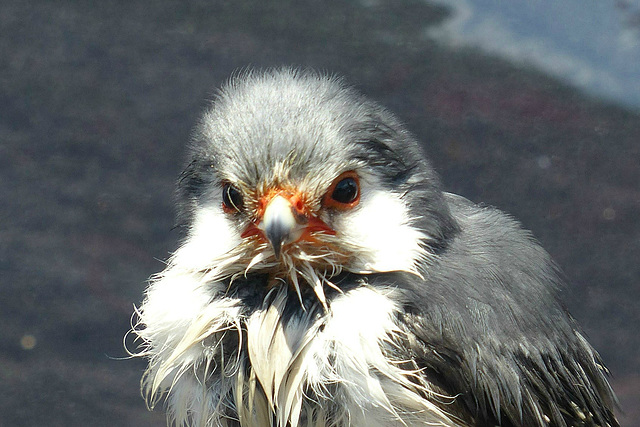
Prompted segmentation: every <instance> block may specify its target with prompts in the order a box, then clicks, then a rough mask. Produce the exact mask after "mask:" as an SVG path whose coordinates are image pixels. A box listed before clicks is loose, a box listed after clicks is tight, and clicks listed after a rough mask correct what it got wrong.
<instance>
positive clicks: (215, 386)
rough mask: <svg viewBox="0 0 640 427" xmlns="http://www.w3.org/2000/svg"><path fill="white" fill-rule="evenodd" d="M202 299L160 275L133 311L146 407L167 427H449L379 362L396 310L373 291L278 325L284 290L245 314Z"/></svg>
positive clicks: (423, 389) (409, 375) (425, 392)
mask: <svg viewBox="0 0 640 427" xmlns="http://www.w3.org/2000/svg"><path fill="white" fill-rule="evenodd" d="M212 291H213V292H214V293H215V286H212V285H211V284H210V283H209V284H207V285H205V284H203V282H201V280H199V279H198V277H195V276H193V275H192V274H187V273H184V274H180V273H175V274H173V273H171V271H169V272H167V273H165V275H164V276H163V277H162V278H160V279H159V280H157V281H155V282H154V283H152V285H151V286H150V288H149V291H148V294H147V299H146V300H145V302H144V304H143V306H142V307H141V310H140V313H139V314H140V319H141V323H142V324H144V325H145V328H144V329H142V330H140V331H138V332H137V333H138V334H139V335H140V336H141V337H142V338H143V339H144V340H145V342H146V343H147V350H146V352H145V353H144V355H145V356H147V357H149V358H150V365H149V369H148V371H147V374H146V378H145V382H144V384H143V387H144V391H145V394H146V396H147V398H148V399H149V401H150V403H151V405H153V403H154V402H155V401H156V400H157V399H159V398H160V397H162V396H163V395H164V394H165V393H168V397H167V402H168V412H169V415H170V418H171V421H172V422H174V423H175V425H179V426H182V425H193V426H218V425H223V426H224V425H237V423H238V422H239V424H240V425H241V426H269V425H273V426H286V425H290V426H291V427H296V426H299V425H309V426H311V425H313V426H329V425H331V426H367V427H374V426H390V425H418V426H420V425H444V426H454V425H457V424H456V423H455V422H454V421H452V420H451V419H450V418H449V417H448V416H447V415H446V414H445V413H443V412H442V411H441V410H439V409H438V408H437V407H436V405H434V404H433V403H431V401H430V400H429V397H433V394H432V393H431V391H430V389H429V384H428V383H425V382H423V381H422V380H420V377H419V375H416V372H415V371H409V370H404V369H402V368H401V367H400V364H399V363H398V362H399V361H394V360H391V359H390V355H389V349H391V348H393V346H394V345H395V344H394V337H397V336H398V334H400V333H401V332H400V331H399V330H398V328H397V327H396V325H395V324H394V320H393V319H394V314H395V311H396V310H397V309H398V307H396V305H395V304H394V302H393V300H392V299H391V298H389V297H388V296H387V295H384V294H383V293H382V292H381V291H379V290H375V289H372V288H370V287H366V286H362V287H359V288H355V289H353V290H350V291H348V292H345V293H344V294H340V295H338V296H337V297H336V298H334V299H333V300H332V301H331V303H330V305H329V308H328V310H327V311H323V310H315V311H313V310H310V311H309V312H304V311H302V309H300V312H299V313H297V314H295V315H293V316H284V315H283V313H285V304H286V301H287V298H289V297H290V296H289V295H288V293H289V292H291V290H290V289H288V288H287V287H286V286H283V287H280V288H274V289H272V291H271V293H270V294H269V295H268V296H267V298H265V304H264V305H263V307H262V308H261V309H258V310H254V311H252V312H249V311H248V309H246V308H245V307H244V305H243V304H242V303H241V301H239V300H237V299H234V298H226V297H218V298H215V299H214V298H211V297H207V296H206V295H207V294H208V295H212V293H211V292H212ZM218 291H219V292H222V291H224V290H223V289H219V290H218ZM169 301H173V302H175V303H174V304H168V302H169ZM187 307H190V309H187ZM438 398H439V399H442V398H443V397H442V396H440V397H438Z"/></svg>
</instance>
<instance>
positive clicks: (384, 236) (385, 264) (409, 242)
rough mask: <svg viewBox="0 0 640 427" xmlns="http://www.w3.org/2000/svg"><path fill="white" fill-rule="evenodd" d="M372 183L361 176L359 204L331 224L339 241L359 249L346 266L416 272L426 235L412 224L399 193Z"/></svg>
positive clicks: (422, 255) (373, 270) (352, 268)
mask: <svg viewBox="0 0 640 427" xmlns="http://www.w3.org/2000/svg"><path fill="white" fill-rule="evenodd" d="M376 184H377V183H368V182H367V181H365V180H364V179H361V194H362V196H361V200H360V204H359V205H358V206H357V208H356V209H354V210H353V211H349V212H345V213H342V214H340V215H339V216H338V217H337V219H336V223H335V224H334V226H335V229H336V231H337V232H338V233H340V238H341V239H342V240H344V241H345V242H348V243H349V244H351V245H353V246H354V247H357V248H359V249H360V250H361V254H359V255H360V256H359V257H358V258H357V259H356V260H354V264H352V265H351V266H350V269H351V270H353V271H354V272H357V271H362V272H388V271H409V272H412V273H418V265H417V264H418V261H420V260H422V259H423V258H424V257H425V256H427V254H426V253H425V250H424V247H423V243H424V241H425V240H426V239H427V236H425V235H424V234H423V233H422V232H421V231H420V230H418V229H416V228H415V227H413V226H412V224H411V218H410V216H409V209H408V207H407V206H406V204H405V202H404V201H403V200H402V199H401V197H400V195H398V194H396V193H393V192H390V191H384V190H381V189H380V188H381V186H380V185H379V184H377V185H376Z"/></svg>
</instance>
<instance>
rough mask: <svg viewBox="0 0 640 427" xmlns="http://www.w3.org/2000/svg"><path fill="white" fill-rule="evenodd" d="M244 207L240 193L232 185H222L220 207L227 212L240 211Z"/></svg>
mask: <svg viewBox="0 0 640 427" xmlns="http://www.w3.org/2000/svg"><path fill="white" fill-rule="evenodd" d="M243 207H244V200H243V199H242V193H241V192H240V190H238V189H237V188H236V187H234V186H233V185H231V184H229V183H226V184H224V185H223V186H222V209H223V210H224V211H225V212H227V213H236V212H240V211H241V210H242V208H243Z"/></svg>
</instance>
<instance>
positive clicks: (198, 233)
mask: <svg viewBox="0 0 640 427" xmlns="http://www.w3.org/2000/svg"><path fill="white" fill-rule="evenodd" d="M190 154H191V155H190V159H189V164H188V166H187V168H186V170H185V172H184V173H183V175H182V177H181V179H180V182H179V191H178V194H179V198H180V205H181V213H180V218H181V222H182V223H183V224H184V225H185V226H186V227H187V233H186V238H185V241H184V243H183V245H182V247H181V248H180V249H179V250H178V251H177V252H176V254H175V255H174V257H173V260H172V262H173V263H174V264H175V265H176V266H179V267H182V268H187V269H189V270H192V271H198V272H202V273H203V274H204V275H205V276H206V277H207V278H208V279H209V280H220V279H223V278H224V279H226V278H231V279H233V278H234V277H239V276H242V275H246V274H248V273H265V274H267V275H269V277H270V278H271V279H270V283H276V282H277V281H280V282H286V283H288V284H289V285H290V286H293V287H294V288H295V289H296V290H297V291H298V294H300V290H301V289H302V288H303V287H304V286H307V285H309V286H310V287H311V288H312V289H313V290H314V291H315V294H316V295H317V297H318V298H319V299H320V300H321V301H322V302H324V294H323V293H322V289H323V286H324V285H325V284H328V285H332V283H331V282H330V280H329V279H330V278H331V277H333V276H335V275H336V274H337V273H339V272H341V271H348V272H353V273H359V274H368V273H375V272H386V271H410V272H413V273H416V274H420V272H421V269H422V268H424V266H425V265H426V264H427V263H428V261H429V258H430V256H431V255H432V254H433V253H434V251H436V250H437V248H438V245H439V244H440V242H442V241H444V236H445V235H446V233H447V232H448V231H449V230H450V229H451V228H452V227H453V226H452V220H451V218H450V215H449V212H448V210H447V208H446V205H445V204H444V202H443V199H442V193H441V191H440V189H439V184H438V180H437V178H436V176H435V174H434V173H433V172H432V169H431V168H430V167H429V165H428V164H427V163H426V161H425V160H424V157H423V156H422V155H421V153H420V152H419V149H418V146H417V144H416V142H415V141H414V140H413V138H412V137H411V136H410V135H409V134H408V133H407V132H406V131H405V130H404V129H403V127H402V126H401V125H400V124H399V123H398V121H397V120H396V119H395V118H394V117H393V116H392V115H391V114H389V113H388V112H386V111H385V110H384V109H382V108H381V107H379V106H377V105H376V104H374V103H372V102H370V101H368V100H367V99H365V98H363V97H362V96H361V95H359V94H357V93H356V92H355V91H353V90H351V89H349V88H346V87H345V86H344V85H343V84H342V83H341V82H340V81H339V80H337V79H331V78H327V77H324V76H321V75H318V74H314V73H299V72H295V71H292V70H288V69H287V70H278V71H269V72H266V73H261V74H258V73H246V74H244V75H242V76H239V77H236V78H235V79H233V80H232V81H231V82H230V83H228V85H227V86H226V87H225V88H223V89H222V90H221V91H220V93H219V94H218V96H217V97H216V99H215V101H214V102H213V104H212V106H211V108H210V109H209V110H208V111H207V112H206V113H205V115H204V117H203V118H202V120H201V122H200V124H199V126H198V128H197V130H196V133H195V137H194V142H193V144H192V147H191V152H190Z"/></svg>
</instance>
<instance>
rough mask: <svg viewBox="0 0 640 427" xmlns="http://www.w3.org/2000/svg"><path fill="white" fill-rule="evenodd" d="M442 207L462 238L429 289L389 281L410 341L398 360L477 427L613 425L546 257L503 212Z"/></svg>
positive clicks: (592, 358) (605, 391)
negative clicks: (416, 368) (453, 398)
mask: <svg viewBox="0 0 640 427" xmlns="http://www.w3.org/2000/svg"><path fill="white" fill-rule="evenodd" d="M446 199H447V202H448V204H449V208H450V210H451V213H452V216H453V217H454V218H455V220H456V222H457V223H458V226H459V229H458V231H457V232H456V233H454V234H453V235H452V236H450V237H449V239H448V241H447V242H446V245H444V246H442V247H441V248H440V249H439V251H438V258H437V260H436V261H435V262H434V263H433V264H431V265H429V266H428V267H427V268H426V269H425V270H426V273H425V277H424V280H421V279H419V278H417V277H415V276H411V275H408V274H407V275H404V274H400V275H399V276H398V277H396V278H394V279H393V281H394V284H395V286H397V288H398V289H399V291H400V294H401V295H402V298H404V301H402V303H403V308H404V311H403V314H402V315H400V318H399V319H398V320H399V324H400V325H401V326H402V327H403V328H404V329H405V330H406V332H407V333H408V334H407V336H408V337H409V339H408V340H409V341H410V342H408V343H406V346H405V348H407V349H408V351H409V353H410V354H408V355H400V356H401V357H407V356H409V357H411V358H413V359H414V360H416V361H417V362H418V364H419V365H420V367H421V368H423V369H424V374H425V375H426V376H428V377H429V380H430V381H431V382H432V383H434V384H436V385H438V386H439V387H440V388H441V389H442V390H443V391H444V392H446V393H449V394H450V395H459V397H458V399H457V404H458V405H459V410H460V411H461V412H462V413H463V414H465V417H466V418H468V419H469V420H472V421H473V422H474V423H478V425H503V426H508V425H518V426H547V425H554V426H617V425H618V423H617V421H616V420H615V417H614V415H613V407H614V406H615V397H614V395H613V392H612V390H611V388H610V386H609V383H608V381H607V378H606V376H607V372H606V369H605V368H604V367H603V364H602V362H601V360H600V358H599V356H598V354H597V353H596V352H595V350H594V349H593V348H592V347H591V346H590V345H589V344H588V342H587V341H586V340H585V339H584V337H583V336H582V334H581V332H580V331H579V330H578V327H577V325H576V323H575V322H574V321H573V319H572V318H571V317H570V316H569V314H568V313H567V312H566V310H565V309H564V307H563V306H562V305H561V303H560V302H559V299H558V290H559V288H560V286H561V279H560V275H559V273H558V271H557V268H556V267H555V266H554V264H553V262H552V261H551V259H550V257H549V255H548V254H547V253H546V252H545V251H544V250H543V249H542V248H541V247H540V246H539V244H538V243H536V242H535V240H534V239H533V238H532V236H531V235H530V234H529V233H528V232H526V231H525V230H523V229H522V228H521V227H520V225H519V224H518V223H517V222H516V221H515V220H513V219H511V218H510V217H508V216H507V215H505V214H503V213H501V212H500V211H498V210H495V209H492V208H480V207H478V206H476V205H473V204H472V203H471V202H469V201H467V200H466V199H464V198H462V197H459V196H453V195H446ZM387 279H388V278H387Z"/></svg>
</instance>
